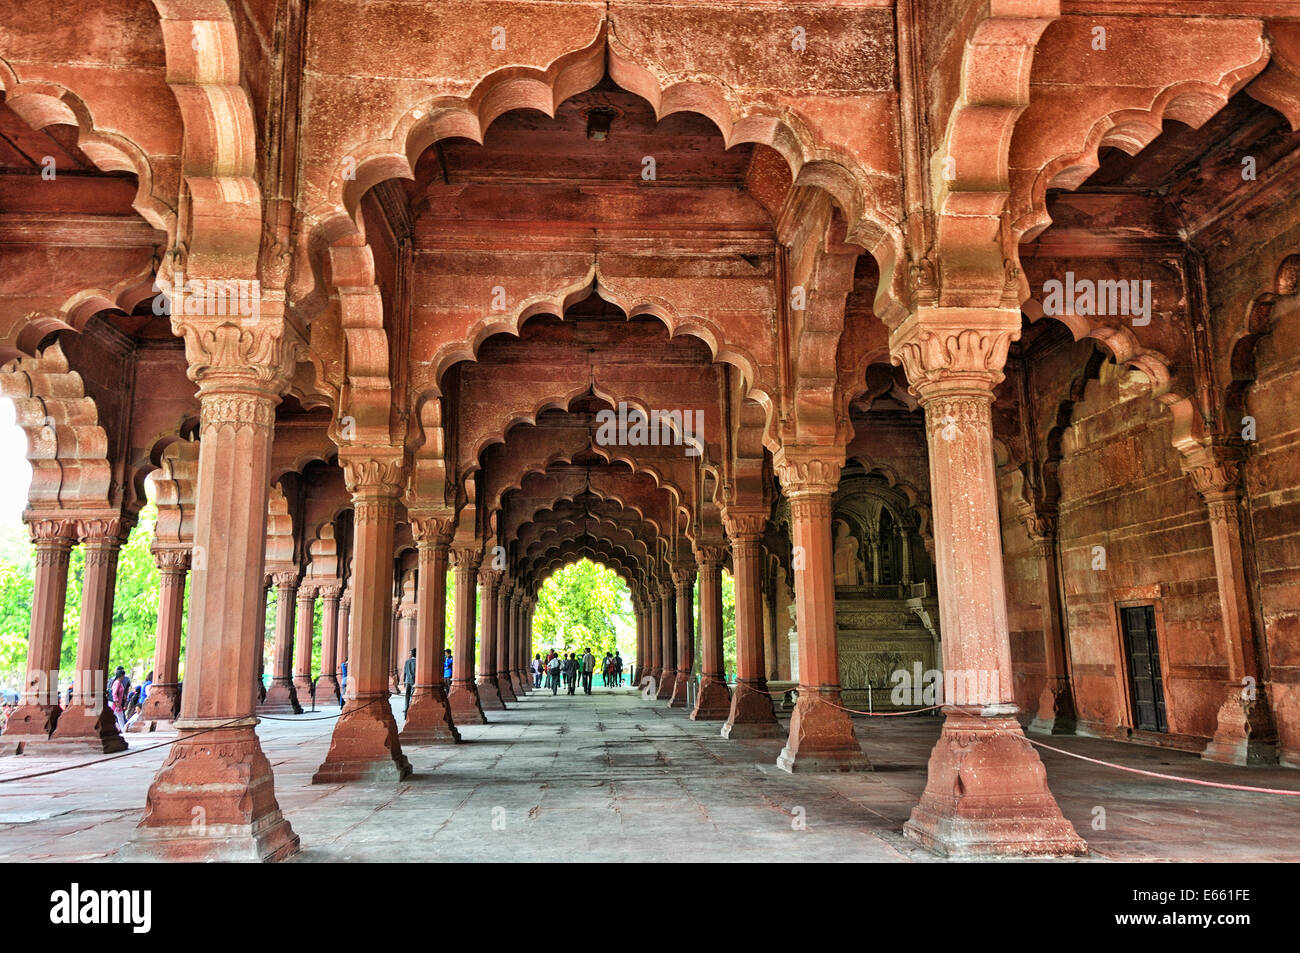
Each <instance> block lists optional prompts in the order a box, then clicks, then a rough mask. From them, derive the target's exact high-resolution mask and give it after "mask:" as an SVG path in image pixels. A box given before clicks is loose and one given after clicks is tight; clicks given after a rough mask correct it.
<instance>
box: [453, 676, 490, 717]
mask: <svg viewBox="0 0 1300 953" xmlns="http://www.w3.org/2000/svg"><path fill="white" fill-rule="evenodd" d="M447 707H448V708H450V709H451V717H452V719H453V720H454V721H455V722H456V724H458V725H486V724H487V718H485V717H484V716H483V706H482V705H480V704H479V700H478V686H477V685H475V684H474V683H473V682H471V681H468V680H466V679H452V681H451V688H450V690H448V692H447Z"/></svg>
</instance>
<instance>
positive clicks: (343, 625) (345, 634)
mask: <svg viewBox="0 0 1300 953" xmlns="http://www.w3.org/2000/svg"><path fill="white" fill-rule="evenodd" d="M351 635H352V587H351V586H349V587H348V588H347V589H345V590H344V591H343V597H342V598H341V599H339V631H338V640H339V655H338V657H339V675H340V676H342V674H343V663H344V662H346V661H347V660H348V640H349V638H350V636H351ZM342 687H343V686H342V679H341V678H340V680H339V690H340V691H342Z"/></svg>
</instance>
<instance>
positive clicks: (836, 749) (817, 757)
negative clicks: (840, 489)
mask: <svg viewBox="0 0 1300 953" xmlns="http://www.w3.org/2000/svg"><path fill="white" fill-rule="evenodd" d="M843 460H844V451H843V449H832V448H829V447H818V448H791V447H783V448H781V450H780V451H778V453H777V456H776V458H775V460H774V463H775V465H776V470H777V475H778V477H779V478H780V481H781V486H782V487H783V489H784V490H785V493H786V496H787V498H788V499H789V501H790V521H791V533H792V542H793V544H794V548H793V568H794V590H795V607H796V608H795V611H796V620H795V625H796V627H797V630H798V651H799V700H798V702H797V703H796V704H795V708H794V712H793V713H792V714H791V716H790V735H789V739H788V741H787V742H786V746H785V750H783V751H782V752H781V756H780V757H779V758H778V759H777V766H778V767H780V768H782V769H784V770H786V771H861V770H869V769H870V767H871V765H870V762H868V761H867V759H866V756H865V755H863V753H862V748H861V746H860V745H859V744H858V739H857V736H856V735H855V734H854V731H853V721H852V719H851V718H850V716H849V713H848V712H847V711H845V710H844V707H843V703H842V701H841V698H840V667H839V633H838V630H837V628H836V622H835V562H834V554H833V552H832V547H833V543H832V531H831V496H832V494H833V493H834V492H835V487H836V485H837V484H838V483H839V474H840V467H841V466H842V465H843Z"/></svg>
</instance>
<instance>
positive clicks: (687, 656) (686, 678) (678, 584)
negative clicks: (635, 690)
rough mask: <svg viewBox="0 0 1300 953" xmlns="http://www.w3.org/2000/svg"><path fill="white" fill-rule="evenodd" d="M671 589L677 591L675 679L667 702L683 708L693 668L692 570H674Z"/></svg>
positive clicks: (693, 589) (693, 575)
mask: <svg viewBox="0 0 1300 953" xmlns="http://www.w3.org/2000/svg"><path fill="white" fill-rule="evenodd" d="M673 587H674V588H675V589H676V591H677V679H676V681H675V682H674V683H673V694H672V697H671V698H670V699H669V700H668V705H669V706H670V707H672V708H685V707H686V696H687V691H688V686H689V685H690V682H691V679H692V678H693V677H694V676H693V674H692V669H694V667H695V609H694V600H693V598H692V597H693V596H694V594H695V571H694V569H674V570H673Z"/></svg>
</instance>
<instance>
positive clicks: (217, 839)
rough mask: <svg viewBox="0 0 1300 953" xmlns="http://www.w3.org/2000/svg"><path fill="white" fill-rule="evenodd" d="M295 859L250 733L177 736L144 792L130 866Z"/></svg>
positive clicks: (291, 836) (127, 855)
mask: <svg viewBox="0 0 1300 953" xmlns="http://www.w3.org/2000/svg"><path fill="white" fill-rule="evenodd" d="M297 852H298V835H297V834H295V833H294V832H293V829H292V828H291V827H290V826H289V822H288V821H287V820H285V818H284V816H283V815H282V814H281V813H280V805H279V804H278V803H277V802H276V799H275V783H274V780H273V778H272V776H271V763H270V762H269V761H268V760H267V759H266V755H265V754H263V753H262V746H261V745H260V744H259V743H258V740H257V733H256V732H255V731H254V730H253V728H252V727H251V726H247V727H245V726H241V727H238V728H221V729H218V730H216V731H205V732H204V733H203V734H201V735H194V736H190V737H182V738H181V739H180V740H178V741H177V742H176V743H175V744H173V745H172V748H171V751H170V753H169V754H168V756H167V761H166V762H165V763H164V764H163V766H162V768H161V769H160V770H159V771H158V774H157V776H156V777H155V778H154V780H153V784H151V785H150V786H149V794H148V797H147V798H146V800H145V812H144V818H143V819H142V820H141V821H140V825H139V826H138V827H137V828H136V829H135V833H134V834H133V835H132V837H131V840H130V841H129V842H128V843H127V845H126V846H125V847H123V848H122V850H121V851H120V852H119V854H118V859H119V860H128V861H167V862H171V861H217V862H228V861H277V860H284V859H285V858H287V857H291V856H292V855H293V854H296V853H297Z"/></svg>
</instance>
